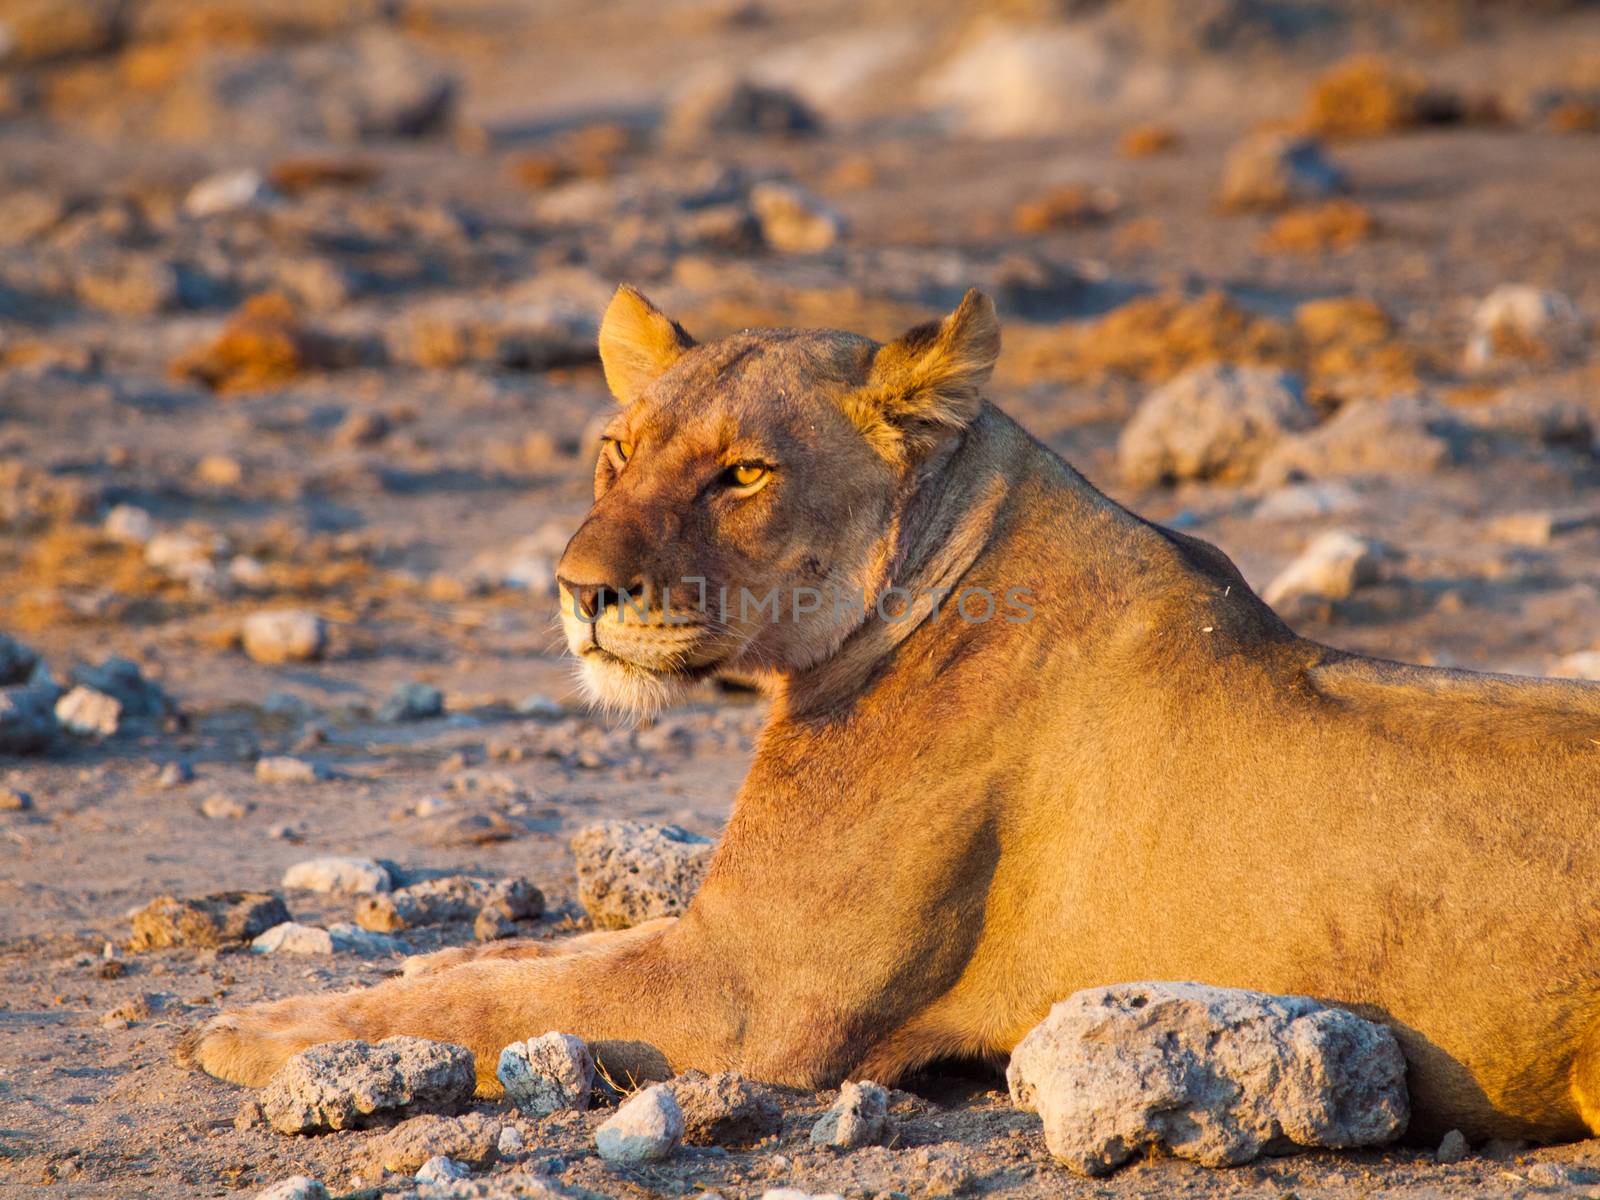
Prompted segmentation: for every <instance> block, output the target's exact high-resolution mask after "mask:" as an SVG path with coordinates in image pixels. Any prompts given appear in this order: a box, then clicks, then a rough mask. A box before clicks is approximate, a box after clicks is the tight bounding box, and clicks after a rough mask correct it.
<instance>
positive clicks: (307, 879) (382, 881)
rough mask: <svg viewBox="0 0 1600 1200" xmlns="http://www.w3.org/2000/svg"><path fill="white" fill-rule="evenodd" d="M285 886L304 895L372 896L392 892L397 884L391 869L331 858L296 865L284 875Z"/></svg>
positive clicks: (361, 860)
mask: <svg viewBox="0 0 1600 1200" xmlns="http://www.w3.org/2000/svg"><path fill="white" fill-rule="evenodd" d="M283 886H284V887H285V888H289V889H291V890H297V891H305V892H338V893H340V894H342V895H346V896H372V895H376V894H377V893H379V892H387V891H391V890H392V889H393V888H394V880H393V878H392V877H391V876H390V874H389V868H388V867H386V866H384V865H383V864H382V863H380V862H378V861H376V860H375V859H371V858H352V857H349V856H347V855H337V854H329V855H324V856H322V857H321V858H308V859H305V860H304V861H303V862H297V863H295V864H294V865H293V866H292V867H290V868H289V869H288V870H287V871H285V872H284V873H283Z"/></svg>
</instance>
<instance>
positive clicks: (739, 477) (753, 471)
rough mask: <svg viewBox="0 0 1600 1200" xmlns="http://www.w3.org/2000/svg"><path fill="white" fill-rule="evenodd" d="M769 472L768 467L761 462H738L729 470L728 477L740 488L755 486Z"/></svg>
mask: <svg viewBox="0 0 1600 1200" xmlns="http://www.w3.org/2000/svg"><path fill="white" fill-rule="evenodd" d="M768 474H769V472H768V469H767V468H766V467H764V466H762V465H761V464H760V463H737V464H735V465H734V466H733V467H731V468H729V470H728V478H729V479H731V480H732V481H733V486H734V487H739V488H753V487H755V486H756V484H758V483H760V482H761V481H762V480H763V479H765V478H766V477H767V475H768Z"/></svg>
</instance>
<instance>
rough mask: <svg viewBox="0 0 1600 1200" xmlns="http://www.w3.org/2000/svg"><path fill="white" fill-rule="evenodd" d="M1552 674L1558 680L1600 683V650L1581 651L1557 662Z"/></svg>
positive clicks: (1551, 670)
mask: <svg viewBox="0 0 1600 1200" xmlns="http://www.w3.org/2000/svg"><path fill="white" fill-rule="evenodd" d="M1550 674H1551V675H1553V676H1554V677H1555V678H1557V679H1592V680H1597V681H1600V650H1579V651H1576V652H1575V653H1572V654H1568V655H1566V656H1565V657H1563V658H1559V659H1557V660H1556V662H1555V665H1554V666H1552V667H1551V668H1550Z"/></svg>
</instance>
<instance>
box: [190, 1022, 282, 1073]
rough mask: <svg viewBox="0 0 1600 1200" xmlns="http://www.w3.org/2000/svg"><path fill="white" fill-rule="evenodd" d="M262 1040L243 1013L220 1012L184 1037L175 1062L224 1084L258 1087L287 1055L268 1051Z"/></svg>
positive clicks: (263, 1038) (260, 1033) (262, 1033)
mask: <svg viewBox="0 0 1600 1200" xmlns="http://www.w3.org/2000/svg"><path fill="white" fill-rule="evenodd" d="M266 1041H267V1039H266V1037H265V1036H264V1031H257V1030H254V1029H252V1028H251V1027H250V1022H249V1017H248V1013H247V1012H229V1013H223V1014H222V1015H221V1016H217V1017H212V1018H211V1020H209V1021H207V1022H206V1023H205V1024H204V1025H202V1026H200V1028H198V1029H195V1030H192V1031H191V1032H190V1033H189V1034H188V1035H187V1036H185V1037H184V1039H183V1041H182V1042H181V1043H179V1045H178V1061H179V1062H181V1063H183V1064H184V1065H185V1066H190V1067H194V1068H196V1069H198V1070H201V1071H204V1072H205V1073H206V1074H207V1075H212V1076H215V1077H216V1078H218V1079H222V1080H226V1081H227V1082H228V1083H242V1084H245V1085H246V1086H247V1087H260V1086H261V1085H262V1084H263V1083H265V1082H266V1081H267V1080H268V1079H269V1078H271V1076H272V1073H273V1072H274V1071H276V1070H277V1069H278V1067H279V1066H281V1065H282V1062H283V1059H285V1058H287V1057H288V1055H283V1056H281V1057H278V1056H276V1055H274V1054H272V1053H269V1052H268V1051H267V1045H266Z"/></svg>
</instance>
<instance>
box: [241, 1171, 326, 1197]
mask: <svg viewBox="0 0 1600 1200" xmlns="http://www.w3.org/2000/svg"><path fill="white" fill-rule="evenodd" d="M255 1200H328V1189H327V1188H325V1187H323V1186H322V1184H321V1183H320V1182H318V1181H317V1180H315V1179H313V1178H311V1176H309V1175H291V1176H289V1178H287V1179H280V1180H279V1181H278V1182H277V1183H275V1184H273V1185H272V1186H271V1187H269V1188H264V1189H263V1190H261V1191H259V1192H257V1193H256V1196H255Z"/></svg>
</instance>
